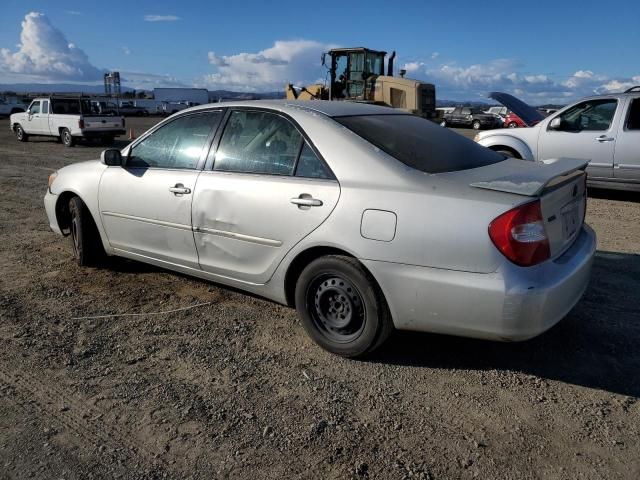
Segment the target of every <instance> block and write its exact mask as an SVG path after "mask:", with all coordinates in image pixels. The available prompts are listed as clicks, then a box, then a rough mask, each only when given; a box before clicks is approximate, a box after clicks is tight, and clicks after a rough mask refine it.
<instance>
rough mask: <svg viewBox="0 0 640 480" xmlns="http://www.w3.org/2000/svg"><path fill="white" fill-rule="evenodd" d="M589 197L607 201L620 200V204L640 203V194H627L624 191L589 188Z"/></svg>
mask: <svg viewBox="0 0 640 480" xmlns="http://www.w3.org/2000/svg"><path fill="white" fill-rule="evenodd" d="M587 196H588V197H590V198H602V199H605V200H618V201H620V202H635V203H640V192H626V191H623V190H605V189H602V188H593V187H589V189H588V192H587Z"/></svg>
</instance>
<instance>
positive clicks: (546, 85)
mask: <svg viewBox="0 0 640 480" xmlns="http://www.w3.org/2000/svg"><path fill="white" fill-rule="evenodd" d="M521 69H522V65H521V64H520V63H519V62H516V61H514V60H511V59H496V60H493V61H490V62H487V63H481V64H473V65H468V66H460V65H458V64H456V63H444V64H441V65H439V66H437V67H434V68H427V69H426V70H425V71H424V72H422V71H420V70H419V69H416V71H415V72H414V76H415V77H416V78H418V79H421V80H426V81H429V82H432V83H434V84H435V85H436V88H437V95H438V97H439V98H440V99H452V100H458V99H460V100H462V99H478V100H480V99H482V97H484V98H486V94H487V93H488V92H490V91H503V92H507V93H512V94H514V95H516V96H518V97H519V98H521V99H522V100H524V101H528V102H532V103H534V104H540V103H567V102H568V101H570V100H573V99H578V98H581V97H585V96H588V95H593V94H596V93H606V92H619V91H622V90H624V89H626V88H629V87H631V86H633V85H637V84H639V83H640V76H636V77H632V78H627V79H620V78H618V79H615V78H610V77H608V76H607V75H602V74H599V73H596V72H594V71H592V70H587V69H583V70H578V71H576V72H575V73H573V74H571V75H569V76H566V77H559V76H555V75H553V76H552V75H550V74H543V73H523V72H521Z"/></svg>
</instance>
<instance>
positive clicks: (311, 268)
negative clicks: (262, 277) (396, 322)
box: [295, 255, 393, 357]
mask: <svg viewBox="0 0 640 480" xmlns="http://www.w3.org/2000/svg"><path fill="white" fill-rule="evenodd" d="M295 296H296V308H297V310H298V314H299V315H300V318H301V320H302V324H303V326H304V328H305V330H306V331H307V333H308V334H309V336H310V337H311V338H312V339H313V340H314V341H315V342H316V343H317V344H318V345H320V346H321V347H322V348H324V349H325V350H328V351H330V352H332V353H336V354H338V355H342V356H345V357H358V356H362V355H365V354H367V353H369V352H371V351H373V350H375V349H376V348H377V347H378V346H380V345H381V344H382V343H383V342H384V341H385V340H386V339H387V338H388V337H389V335H390V334H391V332H392V331H393V322H392V320H391V315H390V313H389V308H388V306H387V303H386V301H385V299H384V295H383V294H382V291H381V290H380V287H379V286H378V285H377V283H376V281H375V280H374V279H373V277H372V276H371V274H370V273H369V272H368V271H367V270H366V269H365V268H364V267H363V265H362V264H361V263H360V262H358V261H357V260H356V259H354V258H350V257H346V256H340V255H330V256H326V257H321V258H318V259H316V260H314V261H313V262H311V263H310V264H309V265H308V266H307V267H306V268H305V269H304V270H303V271H302V273H301V274H300V277H299V278H298V281H297V283H296V292H295Z"/></svg>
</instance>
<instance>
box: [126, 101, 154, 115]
mask: <svg viewBox="0 0 640 480" xmlns="http://www.w3.org/2000/svg"><path fill="white" fill-rule="evenodd" d="M119 112H120V115H123V116H125V117H147V116H149V110H147V109H146V108H144V107H136V106H135V105H134V104H133V103H131V102H122V103H121V104H120V108H119Z"/></svg>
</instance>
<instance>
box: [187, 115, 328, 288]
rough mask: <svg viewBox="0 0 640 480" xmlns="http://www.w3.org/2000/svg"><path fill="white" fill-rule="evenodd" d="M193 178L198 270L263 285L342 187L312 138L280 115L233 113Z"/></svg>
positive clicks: (320, 219)
mask: <svg viewBox="0 0 640 480" xmlns="http://www.w3.org/2000/svg"><path fill="white" fill-rule="evenodd" d="M210 157H211V158H210V160H209V163H213V167H212V169H210V170H205V171H204V172H202V174H201V175H200V177H199V178H198V184H197V187H196V192H195V196H194V199H193V228H194V236H195V240H196V247H197V250H198V255H199V258H200V266H201V268H202V269H203V270H205V271H207V272H210V273H213V274H216V275H220V276H224V277H229V278H233V279H236V280H240V281H244V282H251V283H257V284H263V283H266V282H267V281H268V280H269V279H270V278H271V276H272V275H273V272H274V271H275V269H276V267H277V266H278V264H279V263H280V261H281V260H282V259H283V258H284V256H285V255H286V254H287V252H288V251H289V250H291V248H292V247H293V246H294V245H295V244H296V243H298V242H299V241H300V240H302V239H303V238H304V237H306V236H307V235H308V234H309V233H311V232H312V231H313V230H314V229H316V228H317V227H318V226H319V225H320V224H321V223H322V222H323V221H324V220H325V219H326V218H327V217H328V216H329V214H330V213H331V211H332V210H333V208H334V207H335V205H336V203H337V202H338V197H339V196H340V186H339V185H338V182H337V181H336V179H335V178H334V177H333V174H332V173H331V171H330V170H329V168H328V167H327V166H326V164H325V163H324V161H323V160H322V159H321V157H320V156H319V154H318V153H317V152H316V150H315V149H314V147H313V145H312V144H311V142H310V141H309V140H308V139H307V138H306V137H305V136H304V135H303V133H302V132H301V131H300V130H299V129H298V128H297V127H296V126H295V125H294V124H293V123H292V121H291V120H290V119H288V118H287V117H284V116H282V115H280V114H278V113H275V112H271V111H261V110H243V109H237V110H233V111H231V112H230V114H229V119H228V121H227V123H226V126H225V128H224V131H223V133H222V134H221V139H220V141H219V146H218V148H217V151H216V152H215V154H214V153H212V154H211V156H210Z"/></svg>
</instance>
